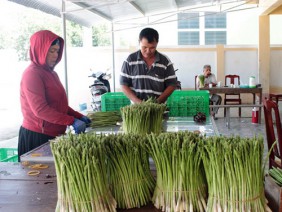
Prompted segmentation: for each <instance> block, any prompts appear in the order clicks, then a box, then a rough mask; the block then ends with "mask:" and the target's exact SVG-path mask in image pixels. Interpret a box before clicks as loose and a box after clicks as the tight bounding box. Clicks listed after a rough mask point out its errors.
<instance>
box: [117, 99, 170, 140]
mask: <svg viewBox="0 0 282 212" xmlns="http://www.w3.org/2000/svg"><path fill="white" fill-rule="evenodd" d="M165 110H166V105H165V104H157V103H153V102H152V100H151V99H149V100H148V101H143V102H142V103H140V104H133V105H128V106H125V107H122V108H121V114H122V120H123V131H124V132H125V133H139V134H143V135H144V134H147V133H151V132H153V133H157V134H158V133H161V132H162V120H163V113H164V112H165Z"/></svg>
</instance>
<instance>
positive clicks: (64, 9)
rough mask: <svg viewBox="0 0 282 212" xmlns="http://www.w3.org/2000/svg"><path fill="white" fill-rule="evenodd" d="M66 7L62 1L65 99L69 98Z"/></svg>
mask: <svg viewBox="0 0 282 212" xmlns="http://www.w3.org/2000/svg"><path fill="white" fill-rule="evenodd" d="M65 11H66V5H65V1H64V0H62V13H61V17H62V27H63V39H64V41H65V45H64V54H63V60H64V70H65V89H66V93H67V98H68V97H69V95H68V67H67V33H66V17H65V16H66V14H65Z"/></svg>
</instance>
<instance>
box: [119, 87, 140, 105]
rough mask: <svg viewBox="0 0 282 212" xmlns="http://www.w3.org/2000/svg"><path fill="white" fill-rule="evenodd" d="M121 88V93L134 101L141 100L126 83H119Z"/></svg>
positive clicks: (138, 101)
mask: <svg viewBox="0 0 282 212" xmlns="http://www.w3.org/2000/svg"><path fill="white" fill-rule="evenodd" d="M121 89H122V91H123V93H124V94H125V95H126V96H127V97H128V98H129V99H130V100H131V101H132V102H134V103H140V102H142V100H141V99H139V98H138V97H137V96H136V95H135V93H134V92H133V91H132V90H131V89H130V88H129V87H128V86H127V85H121Z"/></svg>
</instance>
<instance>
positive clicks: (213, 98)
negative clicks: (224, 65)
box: [196, 65, 222, 119]
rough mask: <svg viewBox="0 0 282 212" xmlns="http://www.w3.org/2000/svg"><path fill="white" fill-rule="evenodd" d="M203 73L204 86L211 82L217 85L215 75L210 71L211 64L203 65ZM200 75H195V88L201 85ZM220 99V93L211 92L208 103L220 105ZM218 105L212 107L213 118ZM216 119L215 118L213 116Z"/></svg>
mask: <svg viewBox="0 0 282 212" xmlns="http://www.w3.org/2000/svg"><path fill="white" fill-rule="evenodd" d="M203 75H204V87H209V84H212V86H213V87H214V86H216V85H217V80H216V77H215V75H214V74H213V73H211V66H210V65H204V68H203ZM199 76H200V75H198V77H197V81H196V83H197V88H198V89H199V88H200V87H201V86H200V85H201V82H200V78H199ZM221 101H222V98H221V96H220V95H217V94H212V95H210V103H211V104H213V105H220V104H221ZM218 109H219V108H218V107H214V108H212V112H211V115H212V116H213V117H214V118H215V114H217V113H218ZM215 119H217V118H215Z"/></svg>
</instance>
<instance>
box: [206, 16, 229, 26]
mask: <svg viewBox="0 0 282 212" xmlns="http://www.w3.org/2000/svg"><path fill="white" fill-rule="evenodd" d="M205 28H209V29H210V28H226V14H225V13H219V14H217V13H216V14H213V13H205Z"/></svg>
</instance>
